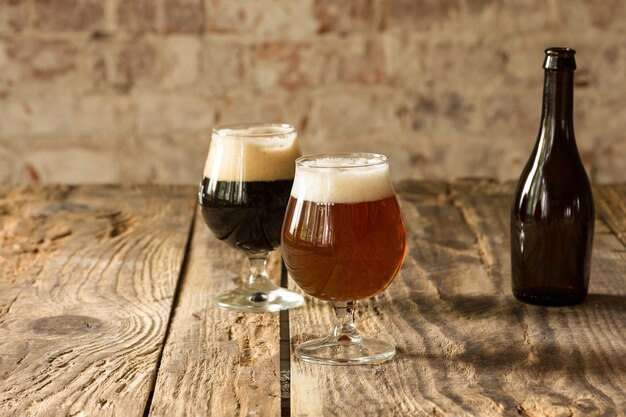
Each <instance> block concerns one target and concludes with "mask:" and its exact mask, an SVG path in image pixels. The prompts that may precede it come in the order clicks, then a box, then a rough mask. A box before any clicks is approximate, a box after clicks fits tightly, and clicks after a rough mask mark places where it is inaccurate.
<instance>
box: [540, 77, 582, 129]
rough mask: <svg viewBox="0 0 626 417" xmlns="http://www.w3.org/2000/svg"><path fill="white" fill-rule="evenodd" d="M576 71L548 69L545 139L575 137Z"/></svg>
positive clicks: (543, 127)
mask: <svg viewBox="0 0 626 417" xmlns="http://www.w3.org/2000/svg"><path fill="white" fill-rule="evenodd" d="M573 112H574V71H556V70H546V72H545V80H544V84H543V109H542V120H541V123H542V131H543V132H542V133H543V135H542V136H543V137H544V138H545V139H548V138H550V139H551V140H554V139H556V138H563V139H565V140H570V139H571V140H573V139H574V122H573Z"/></svg>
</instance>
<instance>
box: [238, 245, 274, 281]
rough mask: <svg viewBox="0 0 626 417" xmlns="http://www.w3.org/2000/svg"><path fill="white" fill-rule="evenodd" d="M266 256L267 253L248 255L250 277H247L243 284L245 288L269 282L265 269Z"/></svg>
mask: <svg viewBox="0 0 626 417" xmlns="http://www.w3.org/2000/svg"><path fill="white" fill-rule="evenodd" d="M268 255H269V254H268V253H267V252H260V253H253V254H248V260H249V261H250V275H249V276H248V280H247V281H246V282H245V283H244V285H245V286H246V287H253V286H254V284H259V283H262V282H263V281H267V280H269V276H268V275H267V270H266V269H265V265H266V264H267V257H268Z"/></svg>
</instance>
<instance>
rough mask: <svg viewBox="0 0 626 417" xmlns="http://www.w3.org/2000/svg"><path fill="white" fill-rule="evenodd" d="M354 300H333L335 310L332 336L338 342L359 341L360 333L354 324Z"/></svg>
mask: <svg viewBox="0 0 626 417" xmlns="http://www.w3.org/2000/svg"><path fill="white" fill-rule="evenodd" d="M356 303H357V302H356V301H338V302H333V303H332V304H333V308H334V310H335V316H336V321H335V329H334V330H333V334H332V337H333V338H334V339H335V340H337V341H338V342H350V343H359V342H361V339H362V338H361V335H360V334H359V332H358V331H357V330H356V326H355V325H354V310H355V309H356Z"/></svg>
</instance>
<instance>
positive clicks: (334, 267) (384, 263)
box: [282, 153, 406, 365]
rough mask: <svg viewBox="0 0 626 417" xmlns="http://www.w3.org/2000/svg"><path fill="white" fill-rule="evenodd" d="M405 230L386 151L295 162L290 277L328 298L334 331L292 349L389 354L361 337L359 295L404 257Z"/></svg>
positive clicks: (377, 286) (316, 355)
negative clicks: (356, 314) (357, 317)
mask: <svg viewBox="0 0 626 417" xmlns="http://www.w3.org/2000/svg"><path fill="white" fill-rule="evenodd" d="M405 248H406V232H405V228H404V223H403V221H402V216H401V214H400V208H399V205H398V201H397V199H396V196H395V192H394V189H393V186H392V184H391V180H390V177H389V164H388V161H387V157H385V156H384V155H378V154H368V153H350V154H321V155H312V156H305V157H301V158H299V159H298V160H297V161H296V174H295V179H294V184H293V189H292V190H291V197H290V199H289V204H288V206H287V213H286V214H285V220H284V223H283V231H282V254H283V258H284V260H285V264H286V266H287V269H288V270H289V273H290V274H291V277H292V278H293V279H294V280H295V282H296V283H297V284H298V285H299V286H300V288H302V289H303V290H304V291H305V292H306V293H307V294H309V295H311V296H313V297H316V298H320V299H322V300H326V301H330V302H331V303H332V305H333V307H334V309H335V313H336V316H337V324H336V326H335V329H334V331H333V333H332V334H331V335H330V336H328V337H326V338H322V339H315V340H311V341H308V342H305V343H303V344H301V345H299V346H298V347H297V349H296V355H297V356H298V357H300V358H301V359H303V360H305V361H308V362H314V363H322V364H345V365H358V364H366V363H377V362H382V361H385V360H387V359H390V358H391V357H393V355H394V354H395V347H394V346H393V345H391V344H389V343H387V342H384V341H380V340H375V339H368V338H365V337H363V336H361V335H360V334H359V333H358V332H357V330H356V328H355V325H354V309H355V306H356V302H357V301H358V300H364V299H367V298H369V297H372V296H374V295H376V294H379V293H380V292H382V291H383V290H384V289H385V288H387V286H389V284H390V283H391V281H392V280H393V279H394V277H395V275H396V274H397V273H398V271H399V269H400V266H401V265H402V261H403V260H404V254H405Z"/></svg>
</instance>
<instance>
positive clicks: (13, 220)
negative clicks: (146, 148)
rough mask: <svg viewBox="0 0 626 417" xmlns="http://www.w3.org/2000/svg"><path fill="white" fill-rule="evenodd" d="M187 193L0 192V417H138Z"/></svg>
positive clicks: (189, 212)
mask: <svg viewBox="0 0 626 417" xmlns="http://www.w3.org/2000/svg"><path fill="white" fill-rule="evenodd" d="M193 195H194V189H193V187H168V186H141V187H125V186H81V187H71V186H49V187H44V188H36V187H26V188H12V189H10V188H4V189H2V190H1V191H0V225H1V232H0V416H19V417H24V416H46V417H49V416H130V417H132V416H142V415H143V413H144V409H145V407H146V403H147V401H148V396H149V393H150V389H151V387H152V385H153V382H154V378H155V377H156V370H157V369H156V367H157V362H158V359H159V356H160V352H161V348H162V345H163V341H164V340H163V339H164V336H165V333H166V328H167V324H168V320H169V316H170V311H171V306H172V301H173V298H174V293H175V288H176V283H177V281H178V278H179V273H180V268H181V266H182V261H183V256H184V250H185V245H186V242H187V238H188V233H189V229H190V226H191V219H192V216H193V201H194V199H193Z"/></svg>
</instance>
